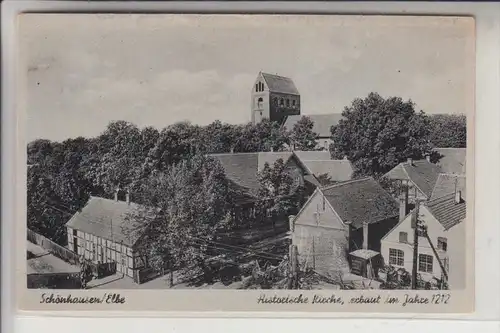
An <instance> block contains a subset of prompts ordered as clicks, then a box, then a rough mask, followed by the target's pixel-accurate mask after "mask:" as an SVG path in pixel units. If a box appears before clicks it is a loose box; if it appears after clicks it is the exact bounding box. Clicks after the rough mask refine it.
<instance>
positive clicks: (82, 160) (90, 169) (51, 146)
mask: <svg viewBox="0 0 500 333" xmlns="http://www.w3.org/2000/svg"><path fill="white" fill-rule="evenodd" d="M288 137H289V133H288V132H287V131H285V130H284V129H282V128H281V127H280V126H279V125H278V124H277V123H275V122H271V121H268V120H264V121H263V122H261V123H259V124H256V125H253V124H244V125H230V124H224V123H221V122H220V121H215V122H213V123H211V124H209V125H207V126H197V125H193V124H190V123H188V122H181V123H176V124H174V125H171V126H168V127H166V128H164V129H162V130H160V131H158V130H157V129H155V128H152V127H146V128H143V129H140V128H138V127H137V126H135V125H133V124H131V123H128V122H125V121H116V122H112V123H110V124H109V125H108V127H107V128H106V129H105V131H103V132H102V133H101V134H100V135H99V136H97V137H95V138H90V139H88V138H81V137H80V138H76V139H69V140H66V141H64V142H51V141H49V140H42V139H40V140H35V141H33V142H31V143H29V144H28V147H27V154H28V182H27V185H28V227H29V228H30V229H32V230H33V231H35V232H38V233H40V234H42V235H44V236H46V237H48V238H50V239H53V240H54V241H56V242H58V243H59V244H62V245H64V244H65V242H66V231H65V227H64V224H65V223H66V222H67V221H68V220H69V218H70V217H71V216H72V215H73V214H74V213H75V212H76V211H77V210H78V209H81V208H82V207H83V206H84V205H85V203H86V202H87V200H88V199H89V195H90V194H92V195H95V196H101V197H107V198H112V197H113V195H114V192H115V190H116V189H117V188H128V189H129V190H130V192H131V197H132V200H133V201H134V202H137V203H143V202H144V203H149V202H150V201H151V198H150V196H151V193H147V191H148V190H149V187H150V184H149V183H148V182H149V181H150V179H151V176H152V175H157V174H158V173H160V174H161V173H165V172H167V171H169V170H170V168H171V167H172V166H174V165H178V164H179V163H180V162H181V161H185V160H187V159H191V158H193V157H194V156H195V155H202V154H207V153H228V152H230V151H234V152H257V151H271V150H274V151H283V150H285V149H287V148H286V147H287V144H288ZM179 167H180V166H179ZM155 177H156V176H155ZM153 178H154V177H153Z"/></svg>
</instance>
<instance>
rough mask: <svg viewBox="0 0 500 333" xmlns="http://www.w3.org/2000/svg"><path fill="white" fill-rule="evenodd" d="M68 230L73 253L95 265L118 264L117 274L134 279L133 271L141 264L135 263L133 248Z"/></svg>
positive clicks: (69, 245) (70, 247) (78, 231)
mask: <svg viewBox="0 0 500 333" xmlns="http://www.w3.org/2000/svg"><path fill="white" fill-rule="evenodd" d="M67 229H68V248H69V249H70V250H71V251H73V252H75V253H76V254H78V255H80V256H83V257H84V258H85V259H87V260H90V261H92V262H94V263H99V262H100V263H110V262H116V271H117V272H120V273H123V274H125V275H127V276H129V277H133V274H134V273H133V271H134V269H136V268H137V264H138V263H140V262H139V261H138V262H134V253H133V251H132V248H130V247H128V246H126V245H123V244H121V243H118V242H113V241H111V240H108V239H104V238H102V237H99V236H96V235H92V234H89V233H85V232H83V231H80V230H75V229H72V228H67ZM136 256H137V255H136Z"/></svg>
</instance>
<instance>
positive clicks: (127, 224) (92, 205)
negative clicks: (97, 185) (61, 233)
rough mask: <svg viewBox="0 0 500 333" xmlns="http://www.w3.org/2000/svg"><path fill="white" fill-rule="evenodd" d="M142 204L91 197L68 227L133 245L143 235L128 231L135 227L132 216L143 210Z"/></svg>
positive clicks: (69, 222)
mask: <svg viewBox="0 0 500 333" xmlns="http://www.w3.org/2000/svg"><path fill="white" fill-rule="evenodd" d="M141 210H142V209H141V206H139V205H137V204H135V203H132V202H131V203H130V204H127V203H126V202H125V201H115V200H110V199H105V198H99V197H91V198H90V200H89V201H88V202H87V204H86V205H85V207H83V209H82V210H81V211H80V212H77V213H76V214H75V215H73V217H72V218H71V219H70V220H69V221H68V222H67V223H66V226H67V227H70V228H73V229H76V230H80V231H83V232H86V233H89V234H92V235H95V236H99V237H102V238H104V239H108V240H113V241H115V242H123V243H124V244H125V245H128V246H133V245H134V244H135V243H136V242H137V240H138V239H139V237H140V236H141V235H139V234H137V233H136V232H130V233H128V232H127V229H128V230H131V229H132V227H133V222H132V219H131V218H130V217H132V216H133V215H134V214H137V213H139V212H140V211H141Z"/></svg>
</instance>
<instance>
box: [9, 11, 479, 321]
mask: <svg viewBox="0 0 500 333" xmlns="http://www.w3.org/2000/svg"><path fill="white" fill-rule="evenodd" d="M474 30H475V29H474V19H473V18H469V17H430V16H427V17H418V16H413V17H412V16H381V15H380V16H348V15H345V16H335V15H314V16H312V15H311V16H307V15H180V14H177V15H173V14H169V15H166V14H165V15H164V14H155V15H146V14H133V15H132V14H116V15H111V14H106V15H99V14H23V15H20V16H19V18H18V32H19V41H20V49H19V59H20V61H19V79H20V85H19V92H20V93H19V96H18V105H19V110H18V124H17V125H18V128H19V133H20V135H19V145H18V149H19V151H18V156H17V157H18V161H19V164H18V166H19V168H18V170H17V171H18V184H20V185H19V193H18V195H19V200H18V202H19V207H18V220H16V221H12V223H13V224H15V228H16V240H17V242H18V243H17V244H18V245H17V246H18V248H17V249H16V251H13V253H15V255H16V256H17V257H16V263H17V265H18V266H17V270H16V281H17V292H18V307H19V309H20V310H42V311H53V310H63V311H77V310H85V311H94V310H101V311H107V310H108V311H165V312H171V313H187V312H196V313H209V312H217V313H219V314H221V313H222V314H224V313H240V314H241V313H259V314H260V315H262V314H273V313H274V314H284V313H296V314H297V313H303V314H305V315H308V314H311V315H313V314H322V315H325V316H328V315H333V314H335V313H342V312H351V313H367V312H377V313H381V312H382V313H389V314H390V313H404V312H406V313H434V314H435V313H466V312H472V311H473V310H474V262H473V253H474V243H473V235H474V224H475V221H474V218H473V217H474V215H473V213H474V211H473V209H474V206H473V203H474V192H473V191H474V179H473V177H474V159H473V157H474V151H473V146H474V145H473V142H474V141H473V140H474V106H475V103H474V89H475V68H474V67H475V46H474V45H475V31H474ZM477 223H481V221H477Z"/></svg>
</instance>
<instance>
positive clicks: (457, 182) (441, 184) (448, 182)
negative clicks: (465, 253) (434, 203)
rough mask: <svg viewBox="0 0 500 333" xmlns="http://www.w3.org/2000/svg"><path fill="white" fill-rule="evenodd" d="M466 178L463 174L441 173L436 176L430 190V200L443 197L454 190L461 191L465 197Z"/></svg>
mask: <svg viewBox="0 0 500 333" xmlns="http://www.w3.org/2000/svg"><path fill="white" fill-rule="evenodd" d="M465 190H466V178H465V175H456V174H448V173H442V174H440V175H439V176H438V179H437V181H436V185H435V186H434V190H433V191H432V195H431V200H434V199H437V198H441V197H444V196H446V195H448V194H450V193H455V191H461V192H462V195H463V196H464V198H465V197H466V192H465Z"/></svg>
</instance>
